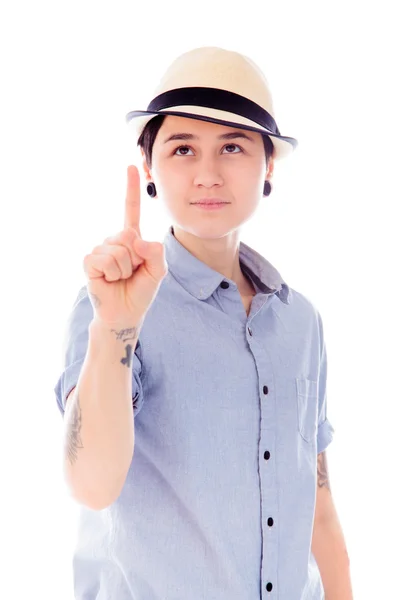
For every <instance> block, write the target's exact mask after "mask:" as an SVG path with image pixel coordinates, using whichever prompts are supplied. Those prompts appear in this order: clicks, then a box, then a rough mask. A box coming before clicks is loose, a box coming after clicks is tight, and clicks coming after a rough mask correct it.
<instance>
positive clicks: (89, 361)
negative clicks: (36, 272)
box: [64, 319, 142, 510]
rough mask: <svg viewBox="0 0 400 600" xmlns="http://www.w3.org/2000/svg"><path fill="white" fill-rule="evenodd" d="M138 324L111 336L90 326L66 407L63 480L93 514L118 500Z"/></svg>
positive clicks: (130, 436) (128, 457)
mask: <svg viewBox="0 0 400 600" xmlns="http://www.w3.org/2000/svg"><path fill="white" fill-rule="evenodd" d="M141 324H142V323H141ZM141 324H140V325H139V326H138V327H132V328H131V329H124V330H121V331H116V330H113V329H111V328H108V327H106V326H104V325H103V324H101V323H99V322H98V321H96V320H95V319H94V320H93V321H92V322H91V323H90V325H89V340H88V348H87V353H86V356H85V360H84V363H83V365H82V370H81V372H80V375H79V379H78V382H77V385H76V388H74V391H73V393H72V394H70V395H69V398H68V402H67V404H66V408H65V415H64V472H65V478H66V481H67V484H68V486H69V488H70V490H71V492H72V495H73V497H74V498H75V499H76V500H77V501H78V502H79V503H81V504H84V505H86V506H88V507H89V508H92V509H94V510H100V509H102V508H104V507H105V506H108V505H109V504H111V503H112V502H113V501H114V500H115V498H117V497H118V495H119V494H120V492H121V489H122V486H123V485H124V482H125V479H126V474H127V472H128V470H129V466H130V463H131V461H132V457H133V450H134V426H133V423H134V419H133V406H132V357H133V353H134V351H135V348H136V344H137V341H138V337H139V331H140V328H141Z"/></svg>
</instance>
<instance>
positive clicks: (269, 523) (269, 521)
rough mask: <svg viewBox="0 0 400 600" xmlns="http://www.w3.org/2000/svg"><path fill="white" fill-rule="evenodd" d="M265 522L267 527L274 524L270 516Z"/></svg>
mask: <svg viewBox="0 0 400 600" xmlns="http://www.w3.org/2000/svg"><path fill="white" fill-rule="evenodd" d="M267 523H268V526H269V527H272V525H273V524H274V520H273V519H272V517H269V519H268V521H267Z"/></svg>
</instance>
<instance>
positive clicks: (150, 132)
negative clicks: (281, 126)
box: [137, 115, 274, 168]
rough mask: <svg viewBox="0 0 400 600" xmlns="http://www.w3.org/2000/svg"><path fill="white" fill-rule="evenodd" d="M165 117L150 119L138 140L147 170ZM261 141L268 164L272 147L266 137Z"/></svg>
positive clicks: (263, 136) (272, 150)
mask: <svg viewBox="0 0 400 600" xmlns="http://www.w3.org/2000/svg"><path fill="white" fill-rule="evenodd" d="M166 116H167V115H157V116H156V117H153V119H150V121H149V122H148V123H147V124H146V127H145V128H144V129H143V131H142V133H141V135H140V137H139V139H138V143H137V145H138V146H140V147H141V148H143V152H144V154H145V157H146V162H147V165H148V166H149V168H151V159H152V151H153V144H154V142H155V139H156V137H157V133H158V132H159V130H160V127H161V125H162V124H163V122H164V119H165V117H166ZM261 135H262V134H261ZM262 139H263V142H264V149H265V158H266V161H267V164H268V162H269V159H270V158H271V156H272V155H273V153H274V145H273V143H272V142H271V140H270V138H269V137H268V136H267V135H262Z"/></svg>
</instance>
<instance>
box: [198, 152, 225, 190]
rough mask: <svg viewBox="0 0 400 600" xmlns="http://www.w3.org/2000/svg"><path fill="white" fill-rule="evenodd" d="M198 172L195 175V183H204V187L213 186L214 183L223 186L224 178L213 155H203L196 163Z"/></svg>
mask: <svg viewBox="0 0 400 600" xmlns="http://www.w3.org/2000/svg"><path fill="white" fill-rule="evenodd" d="M194 168H195V170H196V174H195V177H194V181H193V183H194V185H196V186H199V185H202V186H204V187H207V188H208V187H213V186H214V185H218V186H221V185H223V183H224V179H223V177H222V174H221V170H220V167H219V165H218V164H217V161H216V160H215V158H213V157H209V158H207V157H203V158H202V159H201V160H199V162H198V163H197V164H196V165H195V167H194Z"/></svg>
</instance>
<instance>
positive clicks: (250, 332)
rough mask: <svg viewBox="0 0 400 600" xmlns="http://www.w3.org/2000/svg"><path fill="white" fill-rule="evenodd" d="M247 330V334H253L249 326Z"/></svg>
mask: <svg viewBox="0 0 400 600" xmlns="http://www.w3.org/2000/svg"><path fill="white" fill-rule="evenodd" d="M248 332H249V335H253V332H252V330H251V329H250V327H249V328H248Z"/></svg>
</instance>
